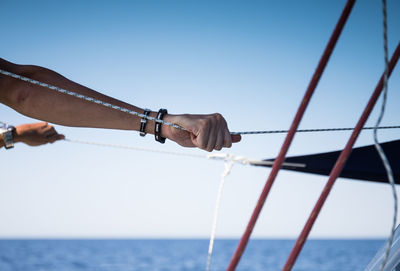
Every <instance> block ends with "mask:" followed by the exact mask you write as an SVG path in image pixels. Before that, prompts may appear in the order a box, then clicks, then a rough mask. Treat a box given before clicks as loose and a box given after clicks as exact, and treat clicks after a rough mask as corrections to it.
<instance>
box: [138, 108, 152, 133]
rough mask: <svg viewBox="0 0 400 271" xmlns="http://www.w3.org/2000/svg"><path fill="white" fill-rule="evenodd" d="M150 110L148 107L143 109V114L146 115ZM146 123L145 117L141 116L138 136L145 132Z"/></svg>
mask: <svg viewBox="0 0 400 271" xmlns="http://www.w3.org/2000/svg"><path fill="white" fill-rule="evenodd" d="M150 112H151V110H150V109H147V108H146V109H145V110H144V113H143V115H145V116H148V115H149V114H150ZM146 124H147V118H145V117H143V118H142V119H141V120H140V136H145V135H146V134H147V133H146Z"/></svg>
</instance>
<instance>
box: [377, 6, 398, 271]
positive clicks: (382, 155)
mask: <svg viewBox="0 0 400 271" xmlns="http://www.w3.org/2000/svg"><path fill="white" fill-rule="evenodd" d="M382 12H383V51H384V63H385V73H384V76H383V100H382V107H381V112H380V114H379V117H378V120H377V122H376V124H375V127H378V126H379V125H380V123H381V121H382V118H383V115H384V113H385V106H386V100H387V92H388V78H389V52H388V51H389V50H388V37H387V9H386V0H382ZM374 143H375V148H376V150H377V151H378V153H379V156H380V158H381V159H382V162H383V165H384V167H385V170H386V173H387V177H388V180H389V183H390V185H391V188H392V194H393V201H394V208H393V209H394V210H393V212H394V213H393V223H392V229H391V231H390V235H389V238H388V241H387V243H386V250H385V254H384V258H383V260H382V262H381V265H380V267H379V270H380V271H383V270H384V269H385V265H386V263H387V261H388V259H389V254H390V249H391V247H392V243H393V237H394V234H395V231H396V223H397V209H398V207H397V206H398V200H397V193H396V186H395V183H394V178H393V172H392V168H391V167H390V164H389V161H388V159H387V157H386V155H385V153H384V151H383V149H382V147H381V145H380V144H379V141H378V131H377V129H376V128H375V129H374Z"/></svg>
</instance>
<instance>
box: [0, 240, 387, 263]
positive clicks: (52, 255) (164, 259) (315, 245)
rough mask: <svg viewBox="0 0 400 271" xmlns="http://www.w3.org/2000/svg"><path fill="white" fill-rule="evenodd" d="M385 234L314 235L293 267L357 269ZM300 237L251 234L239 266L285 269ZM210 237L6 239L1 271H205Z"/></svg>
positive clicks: (231, 243) (227, 253)
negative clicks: (363, 236)
mask: <svg viewBox="0 0 400 271" xmlns="http://www.w3.org/2000/svg"><path fill="white" fill-rule="evenodd" d="M237 242H238V240H216V242H215V247H214V253H213V258H212V264H211V270H214V271H217V270H225V269H226V267H227V265H228V263H229V260H230V257H231V256H232V254H233V251H234V250H235V248H236V245H237ZM383 243H384V240H309V241H308V242H307V243H306V245H305V247H304V249H303V251H302V253H301V255H300V257H299V259H298V261H297V263H296V265H295V267H294V268H293V270H298V271H300V270H304V271H314V270H315V271H317V270H318V271H322V270H329V271H346V270H349V271H350V270H351V271H357V270H364V268H365V267H366V265H367V264H368V263H369V261H370V260H371V259H372V257H373V256H374V255H375V253H376V251H377V250H378V249H379V248H380V247H381V246H382V245H383ZM293 244H294V240H269V239H255V240H251V241H250V243H249V245H248V247H247V249H246V251H245V253H244V254H243V256H242V260H241V262H240V263H239V266H238V268H237V270H238V271H245V270H246V271H261V270H262V271H265V270H280V268H282V266H283V264H284V262H285V260H286V258H287V256H288V254H289V252H290V250H291V248H292V246H293ZM207 249H208V240H206V239H193V240H187V239H173V240H165V239H161V240H142V239H132V240H0V271H50V270H51V271H74V270H77V271H80V270H88V271H139V270H140V271H147V270H149V271H156V270H157V271H158V270H160V271H162V270H165V271H167V270H171V271H184V270H185V271H186V270H187V271H189V270H193V271H200V270H205V264H206V259H207Z"/></svg>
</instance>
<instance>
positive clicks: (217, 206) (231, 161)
mask: <svg viewBox="0 0 400 271" xmlns="http://www.w3.org/2000/svg"><path fill="white" fill-rule="evenodd" d="M235 162H236V161H235V159H234V156H232V155H226V156H225V169H224V172H223V173H222V174H221V181H220V183H219V187H218V193H217V200H216V203H215V208H214V219H213V224H212V228H211V236H210V243H209V245H208V255H207V265H206V271H209V270H210V267H211V257H212V252H213V248H214V240H215V233H216V230H217V223H218V216H219V209H220V205H221V197H222V191H223V188H224V184H225V178H226V177H227V176H228V175H229V173H230V172H231V169H232V167H233V165H234V163H235Z"/></svg>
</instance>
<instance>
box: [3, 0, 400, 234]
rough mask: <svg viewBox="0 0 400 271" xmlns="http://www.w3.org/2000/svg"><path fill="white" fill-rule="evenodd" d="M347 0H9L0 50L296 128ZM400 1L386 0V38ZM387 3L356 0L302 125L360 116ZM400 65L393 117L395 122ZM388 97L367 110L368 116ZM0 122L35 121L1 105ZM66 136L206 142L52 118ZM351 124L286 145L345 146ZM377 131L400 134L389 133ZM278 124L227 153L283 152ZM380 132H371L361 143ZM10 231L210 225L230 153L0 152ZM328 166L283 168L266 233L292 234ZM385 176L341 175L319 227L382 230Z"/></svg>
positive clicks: (126, 90)
mask: <svg viewBox="0 0 400 271" xmlns="http://www.w3.org/2000/svg"><path fill="white" fill-rule="evenodd" d="M344 4H345V1H34V2H32V1H18V2H16V1H4V0H2V1H0V11H1V14H2V16H0V23H1V24H2V26H3V27H2V39H1V40H2V42H1V43H0V51H1V57H2V58H4V59H7V60H9V61H12V62H15V63H20V64H36V65H40V66H44V67H47V68H50V69H53V70H55V71H57V72H59V73H61V74H62V75H64V76H66V77H68V78H69V79H71V80H74V81H76V82H78V83H80V84H83V85H85V86H88V87H91V88H92V89H95V90H97V91H100V92H103V93H105V94H107V95H110V96H113V97H115V98H118V99H121V100H124V101H126V102H129V103H132V104H135V105H137V106H141V107H148V108H152V109H154V110H156V109H158V108H160V107H164V108H168V110H169V112H171V113H213V112H220V113H222V114H223V115H224V116H225V118H226V119H227V121H228V124H229V127H230V129H231V130H232V131H244V130H265V129H287V128H288V127H289V125H290V123H291V121H292V119H293V117H294V114H295V112H296V110H297V107H298V105H299V103H300V99H301V97H302V96H303V94H304V91H305V89H306V87H307V84H308V82H309V80H310V78H311V75H312V73H313V71H314V69H315V67H316V65H317V62H318V60H319V58H320V56H321V54H322V51H323V49H324V47H325V45H326V43H327V40H328V38H329V36H330V34H331V32H332V30H333V28H334V25H335V24H336V21H337V19H338V18H339V15H340V13H341V11H342V8H343V7H344ZM399 12H400V3H399V2H398V1H394V0H389V1H388V16H389V21H388V23H389V51H390V53H392V52H393V50H394V48H395V46H396V45H397V43H398V42H399V37H400V28H399V26H400V14H399ZM381 13H382V12H381V6H380V1H372V0H364V1H358V2H357V3H356V5H355V7H354V9H353V12H352V14H351V15H350V18H349V20H348V22H347V25H346V27H345V29H344V31H343V33H342V36H341V38H340V39H339V42H338V44H337V47H336V49H335V51H334V53H333V55H332V58H331V60H330V62H329V64H328V66H327V68H326V70H325V73H324V75H323V77H322V80H321V81H320V84H319V85H318V88H317V90H316V92H315V94H314V96H313V98H312V100H311V103H310V106H309V108H308V109H307V111H306V114H305V116H304V118H303V121H302V123H301V126H300V127H301V128H324V127H351V126H354V125H355V123H356V121H357V119H358V118H359V116H360V114H361V111H362V110H363V108H364V106H365V104H366V102H367V100H368V98H369V96H370V94H371V93H372V91H373V89H374V88H375V85H376V83H377V81H378V79H379V76H380V74H381V73H382V71H383V49H382V46H383V45H382V43H383V41H382V14H381ZM399 75H400V71H399V68H397V69H396V70H395V71H394V72H393V74H392V78H391V80H390V82H389V100H388V104H387V110H386V115H385V118H384V120H383V124H384V125H392V124H393V125H398V124H399V118H398V116H399V113H400V111H399V108H398V101H399V99H400V94H399V92H398V91H397V90H398V89H399V87H400V76H399ZM377 112H378V110H375V111H374V112H373V114H372V115H371V117H370V119H369V121H368V125H373V124H374V123H375V120H376V118H377ZM0 120H2V121H6V122H9V123H11V124H14V125H18V124H22V123H27V122H32V121H34V120H32V119H30V118H27V117H25V116H22V115H20V114H18V113H16V112H14V111H13V110H11V109H9V108H7V107H6V106H4V105H0ZM56 128H57V130H58V131H59V132H62V133H64V134H65V135H66V136H67V137H68V138H73V139H81V140H89V141H97V142H105V143H117V144H123V145H131V146H139V147H146V148H156V149H160V150H169V151H178V152H188V153H195V154H202V153H203V152H202V151H200V150H191V149H183V148H181V147H179V146H177V145H176V144H174V143H172V142H168V143H167V144H165V145H160V144H156V142H154V139H153V138H152V137H151V136H148V137H146V138H144V139H143V138H141V137H140V136H139V135H138V134H137V133H136V132H127V131H109V130H103V129H84V128H69V127H62V126H56ZM349 135H350V134H349V133H346V132H340V133H321V134H299V135H296V137H295V139H294V142H293V144H292V147H291V148H290V150H289V155H290V154H306V153H314V152H320V151H321V152H322V151H329V150H336V149H341V148H343V146H344V145H345V143H346V141H347V139H348V137H349ZM379 137H380V139H381V140H382V141H384V140H392V139H398V138H399V132H398V131H395V130H393V131H382V132H380V135H379ZM283 139H284V136H283V135H262V136H245V137H244V138H243V140H242V142H241V143H240V144H237V145H235V146H234V147H233V148H232V149H229V150H225V151H224V152H228V153H233V154H238V155H243V156H246V157H249V158H256V159H262V158H270V157H275V156H276V155H277V153H278V151H279V148H280V145H281V143H282V142H283ZM371 143H372V133H371V132H364V133H362V135H361V136H360V138H359V140H358V141H357V143H356V145H357V146H360V145H366V144H371ZM0 163H1V164H2V177H1V179H0V217H1V218H2V221H4V223H1V225H0V236H2V237H182V238H185V237H207V236H208V235H209V233H210V231H211V223H212V215H213V208H214V204H215V199H216V194H217V188H218V183H219V176H220V174H221V172H222V170H223V163H220V162H214V161H208V160H198V159H191V158H179V157H170V156H167V155H158V154H154V153H142V152H135V151H127V150H117V149H108V148H100V147H94V146H85V145H78V144H73V143H67V142H60V143H57V144H54V145H49V146H44V147H40V148H29V147H26V146H24V145H21V144H19V145H17V146H16V148H15V149H13V150H11V151H4V150H2V151H1V155H0ZM268 174H269V169H263V168H255V167H250V166H241V165H235V166H234V168H233V170H232V173H231V175H230V176H229V178H228V179H227V182H226V186H225V190H224V193H223V197H222V205H221V213H220V220H219V224H218V229H217V236H219V237H239V236H240V235H241V234H242V232H243V230H244V227H245V225H246V224H247V222H248V219H249V217H250V214H251V212H252V210H253V208H254V205H255V202H256V200H257V199H258V196H259V193H260V192H261V189H262V187H263V185H264V183H265V179H266V177H267V176H268ZM326 180H327V178H326V177H319V176H312V175H306V174H298V173H290V172H284V171H281V172H280V173H279V175H278V178H277V180H276V182H275V184H274V186H273V188H272V192H271V193H270V196H269V199H268V200H267V203H266V205H265V207H264V209H263V212H262V214H261V217H260V219H259V222H258V223H257V226H256V229H255V231H254V236H255V237H277V238H279V237H295V236H297V234H298V233H299V232H300V230H301V227H302V226H303V224H304V222H305V220H306V218H307V216H308V215H309V213H310V211H311V208H312V207H313V205H314V203H315V202H316V200H317V198H318V196H319V193H320V192H321V190H322V187H323V185H324V184H325V182H326ZM391 216H392V198H391V191H390V188H389V186H387V185H379V184H371V183H363V182H359V181H349V180H345V179H339V180H338V181H337V183H336V184H335V186H334V188H333V191H332V193H331V195H330V197H329V198H328V201H327V203H326V204H325V207H324V208H323V210H322V213H321V215H320V217H319V218H318V220H317V223H316V224H315V226H314V229H313V231H312V233H311V236H312V237H360V238H364V237H383V236H386V235H387V234H388V233H389V229H390V225H391Z"/></svg>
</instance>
